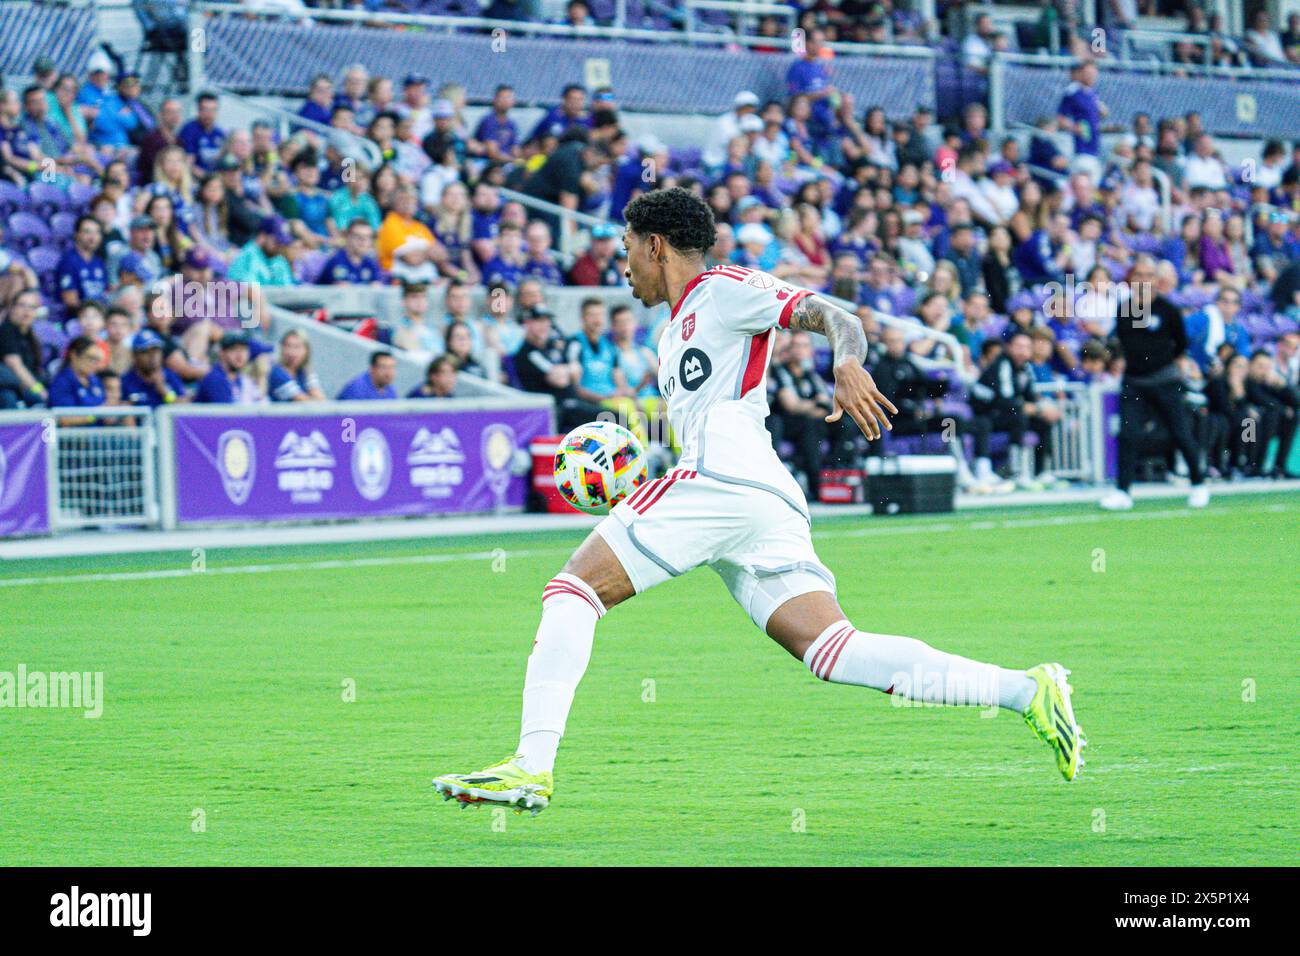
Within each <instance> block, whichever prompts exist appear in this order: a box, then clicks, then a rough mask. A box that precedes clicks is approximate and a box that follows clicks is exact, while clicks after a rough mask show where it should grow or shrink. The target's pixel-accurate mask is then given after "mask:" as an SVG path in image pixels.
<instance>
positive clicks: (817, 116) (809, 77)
mask: <svg viewBox="0 0 1300 956" xmlns="http://www.w3.org/2000/svg"><path fill="white" fill-rule="evenodd" d="M825 42H826V34H825V33H824V32H823V31H822V30H821V29H820V28H817V27H814V28H813V29H811V30H809V31H808V33H807V35H806V36H805V39H804V51H803V56H802V57H801V58H800V59H798V60H796V61H795V62H794V63H792V64H790V69H789V70H788V71H787V72H786V75H785V87H786V93H787V94H789V95H790V96H798V95H800V94H803V95H804V96H807V97H808V99H809V100H810V101H811V103H812V122H813V125H814V126H815V127H816V132H817V133H818V135H824V134H825V133H826V131H828V130H830V129H831V128H832V127H833V126H834V125H835V123H834V114H835V106H836V104H837V103H838V101H839V91H838V90H836V89H835V87H834V86H832V85H831V75H830V70H829V69H828V67H827V66H826V57H824V56H823V55H822V51H823V45H824V44H825ZM827 52H829V51H827Z"/></svg>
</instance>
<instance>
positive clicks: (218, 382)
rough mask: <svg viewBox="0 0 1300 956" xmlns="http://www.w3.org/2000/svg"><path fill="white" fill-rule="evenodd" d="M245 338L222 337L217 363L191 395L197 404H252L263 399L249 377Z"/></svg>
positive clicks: (237, 335)
mask: <svg viewBox="0 0 1300 956" xmlns="http://www.w3.org/2000/svg"><path fill="white" fill-rule="evenodd" d="M248 356H249V350H248V335H247V334H245V333H243V332H227V333H226V334H225V335H223V336H222V337H221V343H220V351H219V352H218V354H217V364H216V365H214V366H212V370H211V371H210V372H208V374H206V375H205V376H203V378H202V379H200V380H199V387H198V389H197V390H196V391H195V392H194V401H195V403H196V404H204V405H253V404H257V403H258V402H262V401H264V400H265V399H264V398H263V396H262V394H261V390H260V389H258V387H257V384H256V383H255V382H254V381H253V380H252V379H251V378H250V377H249V376H248V374H247V372H245V369H246V368H247V367H248Z"/></svg>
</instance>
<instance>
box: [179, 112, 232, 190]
mask: <svg viewBox="0 0 1300 956" xmlns="http://www.w3.org/2000/svg"><path fill="white" fill-rule="evenodd" d="M176 141H177V142H178V143H180V145H181V148H182V149H184V150H185V152H187V153H189V154H190V156H192V157H194V163H195V165H196V166H198V168H199V169H202V170H204V171H205V172H210V171H212V170H213V169H216V167H217V159H218V157H220V156H221V148H222V147H223V146H225V145H226V131H225V130H224V129H222V128H221V127H220V126H218V125H217V97H216V95H215V94H213V93H200V94H199V99H198V103H197V114H196V115H195V117H194V119H192V120H190V121H189V122H188V123H186V124H185V125H184V126H182V127H181V128H180V131H179V132H178V133H177V134H176Z"/></svg>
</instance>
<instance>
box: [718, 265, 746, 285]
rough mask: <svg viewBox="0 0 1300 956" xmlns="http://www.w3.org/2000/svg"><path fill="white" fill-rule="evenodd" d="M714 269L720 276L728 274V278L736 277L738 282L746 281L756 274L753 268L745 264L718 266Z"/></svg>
mask: <svg viewBox="0 0 1300 956" xmlns="http://www.w3.org/2000/svg"><path fill="white" fill-rule="evenodd" d="M713 271H714V272H715V273H717V274H718V275H720V276H726V277H727V278H728V279H735V280H736V281H737V282H744V281H745V280H746V279H748V278H749V277H750V276H752V275H753V274H754V270H753V269H746V268H745V267H744V266H717V267H716V268H714V270H713Z"/></svg>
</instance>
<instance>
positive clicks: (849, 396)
mask: <svg viewBox="0 0 1300 956" xmlns="http://www.w3.org/2000/svg"><path fill="white" fill-rule="evenodd" d="M790 329H791V330H793V331H805V332H820V333H821V334H822V335H824V336H826V339H827V341H829V342H830V344H831V353H832V355H833V356H834V358H833V365H834V371H835V396H834V397H835V410H834V411H833V412H831V414H830V415H828V416H826V420H827V421H828V422H834V421H838V420H839V419H840V417H841V416H842V415H843V414H844V413H845V412H848V413H849V415H850V416H852V418H853V420H854V421H855V422H857V423H858V427H859V428H861V429H862V434H864V435H866V436H867V437H868V438H870V439H872V440H875V439H877V438H879V437H880V430H881V427H882V426H883V427H884V428H885V429H889V428H890V427H892V426H891V425H890V424H889V416H890V414H894V415H896V414H898V409H897V408H895V407H894V405H893V403H892V402H890V401H889V399H888V398H886V397H885V396H884V395H882V394H881V392H880V389H878V388H877V387H876V382H875V380H874V379H873V378H872V377H871V373H869V372H868V371H867V370H866V369H865V368H863V367H862V365H863V362H865V361H866V358H867V336H866V333H864V332H863V331H862V320H861V319H859V318H858V317H857V316H856V315H854V314H853V313H852V312H847V311H845V310H844V309H841V308H840V307H839V306H838V305H835V304H834V303H833V302H828V301H827V300H826V299H823V298H822V297H821V296H819V295H808V296H804V297H803V298H802V299H800V300H799V302H798V303H797V304H796V305H795V307H794V311H793V312H791V314H790Z"/></svg>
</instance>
